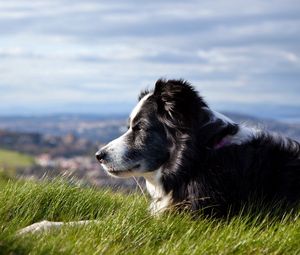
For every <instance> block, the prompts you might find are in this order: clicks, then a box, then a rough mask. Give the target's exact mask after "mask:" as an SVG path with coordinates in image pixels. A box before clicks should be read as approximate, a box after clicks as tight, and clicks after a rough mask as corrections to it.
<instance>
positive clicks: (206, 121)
mask: <svg viewBox="0 0 300 255" xmlns="http://www.w3.org/2000/svg"><path fill="white" fill-rule="evenodd" d="M96 157H97V159H98V160H99V161H100V163H101V164H102V166H103V168H104V169H105V170H106V171H107V173H108V174H110V175H112V176H115V177H132V176H143V177H144V178H145V179H146V186H147V189H148V191H149V193H150V195H151V197H152V199H153V201H152V203H151V206H150V209H151V212H152V213H153V214H157V213H160V212H163V211H165V210H167V209H171V208H178V209H182V208H183V209H184V210H189V211H192V212H202V213H208V214H209V215H220V216H223V215H227V213H228V212H229V211H234V210H239V209H240V208H241V206H243V204H245V203H246V202H248V201H249V200H250V202H251V199H254V200H262V201H263V202H266V203H275V202H277V201H281V202H284V204H288V205H296V204H298V202H299V201H300V145H299V143H298V142H296V141H293V140H291V139H288V138H282V137H280V136H278V135H274V134H269V133H266V132H262V131H258V130H254V129H251V128H248V127H245V126H241V125H239V124H237V123H234V122H233V121H232V120H230V119H229V118H227V117H225V116H223V115H222V114H220V113H217V112H214V111H212V110H211V109H210V108H209V107H208V105H207V104H206V102H205V101H204V100H203V99H202V98H201V97H200V96H199V95H198V93H197V92H196V91H195V90H194V88H193V87H192V86H191V85H190V84H189V83H188V82H186V81H183V80H167V81H166V80H158V81H157V82H156V84H155V88H154V90H153V91H144V92H142V93H141V95H140V97H139V103H138V104H137V106H136V107H135V108H134V109H133V111H132V113H131V115H130V118H129V120H128V131H127V132H126V133H125V134H124V135H122V136H121V137H119V138H117V139H116V140H113V141H112V142H110V143H109V144H107V145H106V146H105V147H104V148H102V149H100V150H99V151H98V152H97V153H96ZM89 222H90V221H79V222H69V223H62V222H49V221H42V222H39V223H35V224H33V225H30V226H28V227H26V228H24V229H22V230H20V231H19V234H24V233H27V232H36V231H39V230H44V229H48V228H52V227H59V226H61V225H63V224H68V225H79V224H86V223H89Z"/></svg>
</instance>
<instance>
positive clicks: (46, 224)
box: [17, 220, 63, 236]
mask: <svg viewBox="0 0 300 255" xmlns="http://www.w3.org/2000/svg"><path fill="white" fill-rule="evenodd" d="M62 224H63V222H52V221H47V220H43V221H41V222H37V223H34V224H31V225H29V226H27V227H25V228H22V229H20V230H19V231H18V232H17V235H18V236H20V235H24V234H28V233H37V232H40V231H45V230H48V229H50V228H57V227H59V226H61V225H62Z"/></svg>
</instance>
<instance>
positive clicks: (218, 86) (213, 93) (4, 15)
mask: <svg viewBox="0 0 300 255" xmlns="http://www.w3.org/2000/svg"><path fill="white" fill-rule="evenodd" d="M0 34H1V37H0V91H1V93H0V102H1V103H0V115H3V114H5V115H8V114H45V113H46V114H49V113H59V112H72V113H101V114H102V113H108V114H109V113H126V112H128V111H129V110H130V108H131V107H132V106H133V105H134V104H135V103H136V100H137V94H138V92H139V90H140V89H142V88H146V87H149V88H151V87H152V86H153V84H154V82H155V81H156V80H157V79H158V78H159V77H165V78H185V79H187V80H189V81H190V82H192V83H193V84H194V85H195V86H196V87H197V88H198V89H199V91H200V92H201V93H202V94H203V95H204V97H205V98H206V100H207V101H208V102H209V103H210V104H211V105H212V106H213V107H215V108H217V109H218V110H231V111H237V112H238V111H242V112H246V113H249V114H254V115H261V113H262V112H266V114H276V112H278V110H281V111H283V109H287V111H286V112H289V114H292V115H293V117H299V118H300V116H299V115H300V113H299V109H300V100H299V98H300V84H299V82H300V2H299V1H298V0H297V1H291V0H285V1H282V0H280V1H279V0H278V1H277V0H271V1H261V0H253V1H235V0H227V1H185V2H184V1H124V0H122V1H121V0H119V1H92V0H86V1H78V0H72V1H63V0H42V1H41V0H30V1H27V0H19V1H16V0H10V1H6V0H0ZM268 109H270V110H268Z"/></svg>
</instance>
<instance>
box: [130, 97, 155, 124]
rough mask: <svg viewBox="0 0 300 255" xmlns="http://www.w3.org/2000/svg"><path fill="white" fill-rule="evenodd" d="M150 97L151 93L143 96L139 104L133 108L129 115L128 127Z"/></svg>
mask: <svg viewBox="0 0 300 255" xmlns="http://www.w3.org/2000/svg"><path fill="white" fill-rule="evenodd" d="M151 95H152V93H149V94H147V95H145V96H144V97H143V98H142V99H141V100H140V101H139V102H138V104H137V105H136V106H135V107H134V108H133V110H132V112H131V114H130V122H131V123H130V127H131V126H132V125H131V124H132V120H133V119H134V118H135V117H136V115H137V114H138V113H139V112H140V111H141V109H142V106H143V104H144V103H145V101H146V100H147V99H148V98H149V97H150V96H151Z"/></svg>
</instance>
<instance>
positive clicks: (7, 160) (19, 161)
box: [0, 149, 34, 169]
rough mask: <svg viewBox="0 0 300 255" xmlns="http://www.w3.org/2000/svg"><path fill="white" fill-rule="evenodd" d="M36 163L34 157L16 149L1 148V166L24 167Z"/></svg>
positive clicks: (9, 167)
mask: <svg viewBox="0 0 300 255" xmlns="http://www.w3.org/2000/svg"><path fill="white" fill-rule="evenodd" d="M33 164H34V158H33V157H31V156H29V155H26V154H23V153H19V152H16V151H11V150H5V149H0V168H1V167H2V168H5V169H7V168H8V169H11V168H21V167H22V168H24V167H28V166H31V165H33Z"/></svg>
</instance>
